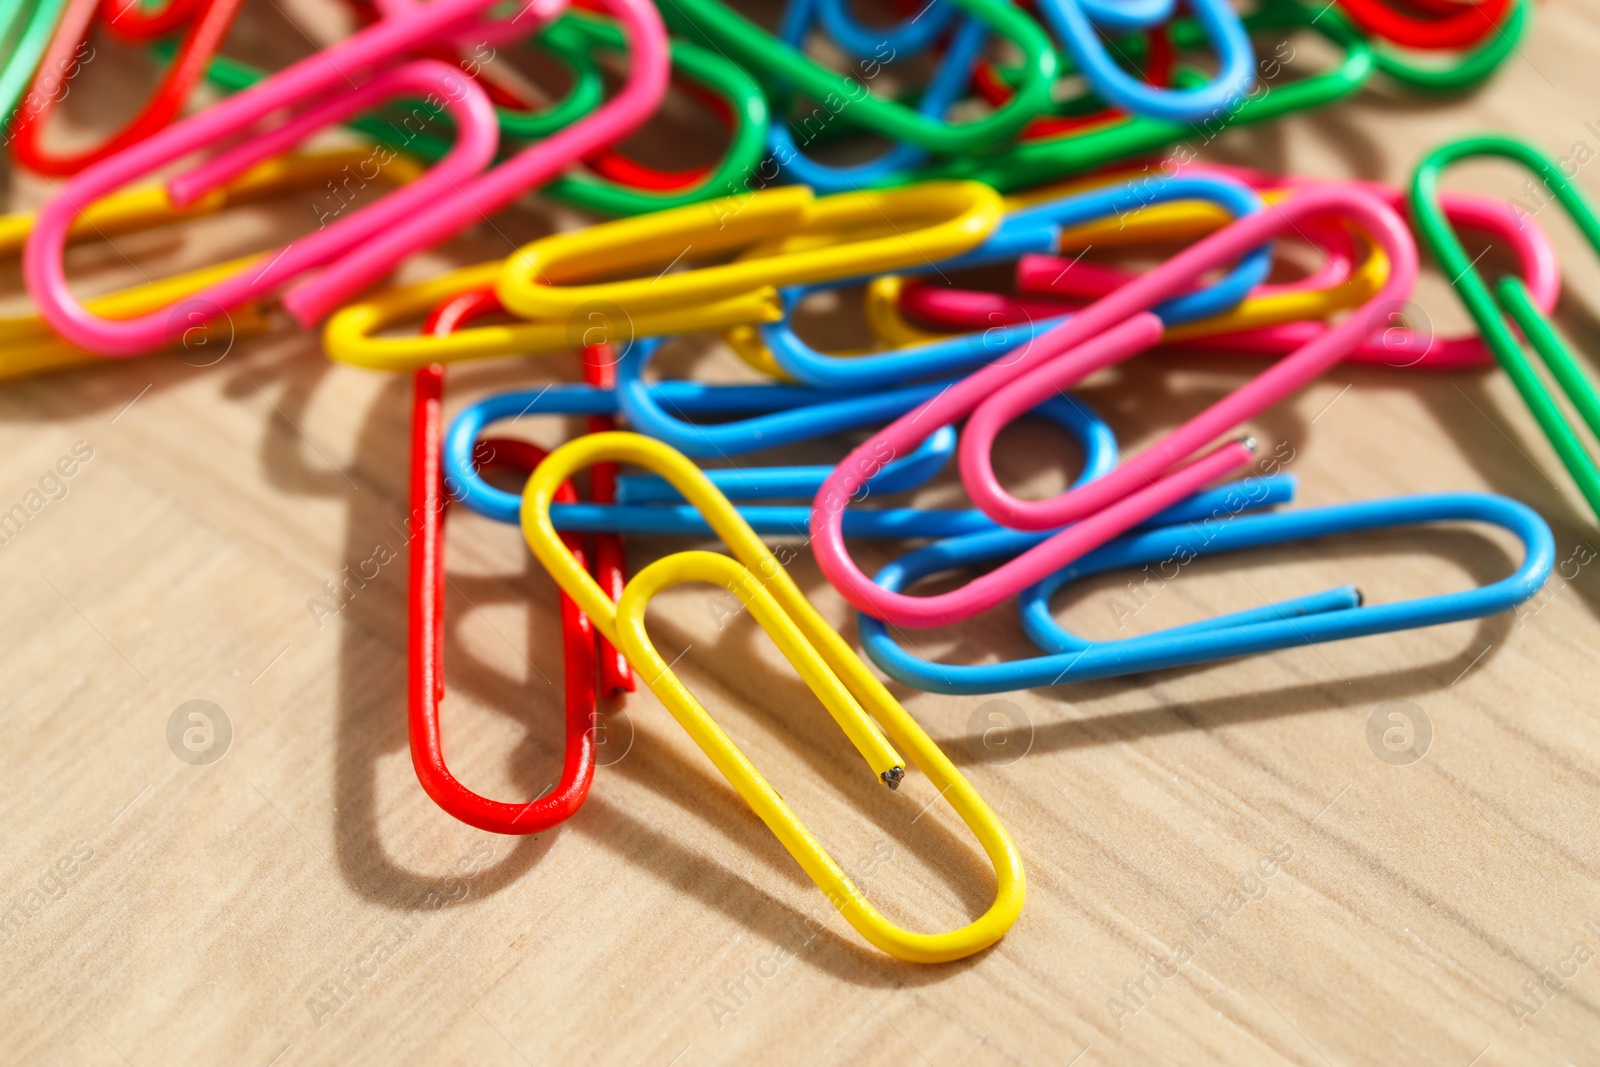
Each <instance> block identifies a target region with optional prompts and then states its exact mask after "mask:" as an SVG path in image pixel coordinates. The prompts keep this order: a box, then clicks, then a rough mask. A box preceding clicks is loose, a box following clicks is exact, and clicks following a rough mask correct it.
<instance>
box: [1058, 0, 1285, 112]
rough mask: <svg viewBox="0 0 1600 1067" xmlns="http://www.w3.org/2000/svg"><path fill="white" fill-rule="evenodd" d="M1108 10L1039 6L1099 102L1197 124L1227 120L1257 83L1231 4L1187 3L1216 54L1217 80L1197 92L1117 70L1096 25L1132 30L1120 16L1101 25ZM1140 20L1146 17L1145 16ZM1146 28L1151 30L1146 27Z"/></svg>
mask: <svg viewBox="0 0 1600 1067" xmlns="http://www.w3.org/2000/svg"><path fill="white" fill-rule="evenodd" d="M1110 6H1111V5H1110V4H1105V5H1101V4H1095V5H1093V6H1092V8H1091V5H1090V4H1088V3H1085V2H1083V0H1039V12H1040V14H1041V15H1043V16H1044V20H1045V22H1047V23H1049V25H1050V29H1051V31H1052V32H1053V33H1054V34H1055V37H1056V40H1058V41H1059V42H1060V43H1061V44H1062V45H1063V46H1064V47H1065V48H1066V50H1067V51H1068V52H1070V53H1071V54H1072V59H1073V62H1075V63H1076V64H1077V65H1078V69H1079V71H1081V72H1082V73H1083V76H1084V78H1085V80H1087V81H1088V83H1089V86H1090V88H1092V89H1093V90H1094V91H1095V93H1096V94H1098V95H1099V96H1100V97H1101V99H1103V100H1105V101H1106V102H1107V103H1110V104H1116V105H1117V106H1119V107H1123V108H1126V109H1127V110H1129V111H1132V112H1134V113H1135V114H1139V115H1147V116H1149V117H1150V118H1155V119H1166V120H1167V121H1169V122H1182V123H1194V122H1202V121H1204V120H1205V119H1207V118H1212V117H1217V116H1227V115H1231V114H1233V112H1234V111H1235V110H1237V108H1238V105H1239V101H1240V100H1242V99H1243V98H1244V94H1245V93H1246V92H1248V91H1249V90H1250V87H1251V86H1252V85H1253V84H1254V83H1255V74H1256V53H1255V47H1254V46H1253V45H1252V44H1251V43H1250V35H1249V34H1247V33H1246V32H1245V29H1244V23H1243V22H1241V21H1240V19H1239V16H1238V14H1237V13H1236V12H1235V11H1234V10H1233V8H1232V7H1231V6H1230V5H1229V4H1228V2H1227V0H1189V9H1190V11H1191V12H1192V13H1193V14H1194V17H1195V21H1197V22H1199V23H1200V27H1201V29H1203V30H1204V31H1205V34H1206V37H1207V38H1209V39H1210V41H1211V43H1212V45H1213V47H1215V49H1216V51H1217V60H1218V63H1217V66H1218V70H1217V76H1216V77H1215V78H1213V79H1212V80H1211V81H1209V82H1207V83H1206V84H1205V85H1203V86H1199V87H1198V88H1194V89H1161V88H1157V87H1155V86H1152V85H1146V84H1145V83H1144V82H1142V81H1140V80H1139V79H1137V78H1135V77H1133V76H1132V75H1130V74H1128V73H1127V72H1126V71H1124V70H1123V69H1122V68H1121V67H1119V66H1117V64H1116V62H1115V61H1114V60H1113V59H1112V58H1111V56H1110V55H1109V54H1107V52H1106V49H1105V45H1104V44H1103V43H1102V42H1101V39H1100V34H1099V31H1098V30H1097V29H1096V23H1097V22H1098V23H1100V25H1103V26H1104V27H1105V28H1106V29H1108V30H1119V29H1131V28H1135V27H1137V26H1138V25H1140V24H1138V23H1134V24H1133V25H1129V24H1128V23H1127V21H1126V20H1125V19H1124V18H1123V17H1122V16H1120V15H1113V16H1112V21H1111V22H1105V21H1103V19H1104V16H1105V8H1106V7H1110ZM1141 14H1142V12H1141ZM1143 25H1148V23H1145V24H1143Z"/></svg>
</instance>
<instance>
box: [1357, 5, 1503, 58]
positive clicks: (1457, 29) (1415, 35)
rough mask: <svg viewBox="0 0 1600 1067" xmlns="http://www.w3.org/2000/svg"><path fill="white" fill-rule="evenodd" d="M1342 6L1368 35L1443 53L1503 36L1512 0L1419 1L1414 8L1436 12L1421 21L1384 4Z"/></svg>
mask: <svg viewBox="0 0 1600 1067" xmlns="http://www.w3.org/2000/svg"><path fill="white" fill-rule="evenodd" d="M1339 6H1340V7H1341V8H1343V9H1344V12H1345V14H1347V15H1349V16H1350V20H1351V21H1352V22H1354V23H1355V24H1356V25H1357V26H1359V27H1361V29H1362V30H1363V31H1365V32H1366V33H1369V34H1374V35H1376V36H1378V37H1383V38H1385V39H1387V40H1389V41H1392V42H1394V43H1395V44H1397V45H1400V46H1401V47H1402V48H1415V49H1418V50H1420V51H1432V52H1439V51H1459V50H1464V49H1468V48H1471V47H1472V46H1473V45H1475V44H1477V43H1478V42H1480V41H1482V40H1483V39H1484V38H1485V37H1487V36H1489V35H1490V34H1491V33H1497V32H1499V29H1500V26H1501V24H1502V23H1503V22H1505V16H1506V9H1507V8H1508V7H1510V6H1511V0H1483V2H1482V3H1470V4H1462V3H1455V2H1453V0H1436V2H1433V3H1428V2H1426V0H1417V2H1416V3H1415V4H1414V5H1413V6H1415V7H1417V8H1419V9H1422V10H1424V11H1431V12H1433V17H1421V18H1419V17H1417V16H1415V15H1411V14H1408V13H1406V12H1404V11H1401V10H1398V9H1396V8H1393V7H1390V6H1389V5H1388V4H1386V3H1384V0H1339Z"/></svg>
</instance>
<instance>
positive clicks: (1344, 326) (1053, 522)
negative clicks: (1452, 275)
mask: <svg viewBox="0 0 1600 1067" xmlns="http://www.w3.org/2000/svg"><path fill="white" fill-rule="evenodd" d="M1330 215H1336V216H1339V217H1342V218H1343V219H1345V220H1347V221H1348V222H1349V223H1352V224H1353V225H1355V226H1356V227H1358V228H1359V229H1360V230H1361V231H1362V232H1363V233H1365V234H1366V235H1367V237H1368V238H1370V239H1371V240H1373V241H1375V242H1376V243H1377V244H1378V245H1379V246H1380V247H1381V248H1382V249H1383V251H1384V252H1385V253H1386V254H1387V255H1388V256H1389V261H1390V274H1389V279H1388V281H1387V282H1386V283H1385V284H1384V286H1383V287H1382V288H1381V289H1380V290H1379V291H1378V292H1377V293H1376V294H1375V295H1374V296H1373V297H1372V298H1371V299H1370V300H1368V301H1367V302H1366V303H1365V304H1363V305H1362V306H1361V307H1359V308H1357V309H1355V310H1354V311H1353V312H1352V313H1351V314H1350V315H1348V316H1346V317H1345V318H1344V319H1343V320H1341V321H1340V322H1338V323H1337V324H1335V325H1333V326H1329V327H1326V328H1324V329H1323V330H1321V331H1319V332H1318V333H1317V334H1316V335H1315V336H1313V337H1311V338H1310V339H1309V340H1307V341H1306V343H1305V344H1303V345H1301V346H1300V347H1299V348H1298V349H1297V350H1296V351H1294V352H1293V353H1292V354H1290V355H1288V356H1285V357H1284V358H1282V359H1280V360H1278V361H1276V362H1274V363H1273V364H1272V366H1271V367H1269V368H1268V369H1267V370H1266V371H1264V372H1263V373H1262V374H1260V375H1259V376H1258V377H1256V378H1255V379H1253V380H1252V381H1250V382H1249V383H1248V384H1246V385H1244V386H1243V387H1241V388H1240V389H1238V390H1236V391H1235V392H1233V393H1232V394H1230V395H1229V396H1227V397H1226V398H1224V399H1223V400H1220V401H1218V402H1217V403H1215V404H1213V405H1211V406H1210V407H1209V408H1207V409H1206V410H1205V411H1203V412H1201V413H1200V414H1199V415H1196V416H1194V417H1193V418H1191V419H1190V420H1189V421H1188V422H1186V423H1184V424H1183V425H1182V426H1180V427H1179V428H1178V429H1177V430H1175V431H1173V432H1172V433H1171V434H1169V435H1167V436H1166V437H1165V438H1163V439H1162V440H1160V441H1158V442H1157V443H1156V444H1154V445H1151V446H1150V447H1149V448H1146V449H1145V450H1144V451H1142V452H1140V453H1139V454H1138V455H1137V456H1134V457H1133V458H1132V459H1130V460H1128V461H1127V462H1125V463H1123V464H1121V465H1120V466H1118V467H1117V468H1115V469H1114V470H1112V471H1110V472H1109V473H1107V474H1106V475H1104V476H1103V477H1101V478H1097V479H1095V480H1094V481H1091V482H1089V483H1087V484H1085V485H1082V486H1080V487H1078V488H1076V489H1073V490H1070V491H1068V492H1066V493H1063V494H1061V495H1060V496H1057V497H1055V498H1054V499H1051V500H1046V501H1037V502H1033V501H1021V500H1017V499H1016V498H1014V497H1011V496H1010V494H1008V493H1006V491H1005V490H1004V489H1002V488H1001V487H1000V485H999V484H998V482H997V481H996V479H995V478H994V473H993V470H992V469H991V468H990V466H989V462H988V456H989V451H990V447H991V445H992V443H993V440H994V436H995V434H996V433H998V431H999V429H1000V427H1001V426H1002V425H1003V424H1004V423H1005V422H1007V421H1009V419H1010V418H1011V417H1013V416H1014V415H1015V414H1017V413H1019V412H1022V411H1026V410H1027V409H1028V408H1029V407H1031V406H1032V405H1033V404H1035V403H1037V402H1038V397H1039V396H1041V395H1044V394H1049V393H1054V392H1055V391H1056V390H1057V389H1065V388H1067V387H1069V386H1071V385H1073V384H1075V383H1076V382H1078V381H1080V380H1081V379H1082V378H1083V377H1084V376H1086V375H1088V374H1090V373H1092V372H1093V371H1095V370H1097V369H1099V368H1101V367H1106V366H1110V365H1112V364H1114V363H1116V362H1118V361H1119V360H1122V359H1125V358H1127V357H1128V356H1130V355H1132V354H1134V353H1136V352H1139V351H1142V350H1144V349H1146V348H1148V347H1150V346H1151V345H1153V344H1155V343H1156V342H1158V341H1159V340H1160V339H1161V335H1162V333H1163V330H1164V328H1165V327H1164V325H1163V323H1162V321H1161V319H1160V318H1158V317H1157V316H1156V315H1155V314H1153V313H1152V312H1151V311H1149V310H1148V309H1149V308H1151V307H1152V306H1154V305H1155V304H1157V303H1158V302H1160V301H1161V300H1163V299H1165V298H1167V297H1170V296H1173V295H1175V294H1178V293H1181V292H1184V291H1185V289H1186V288H1187V287H1189V286H1192V285H1194V284H1195V283H1197V282H1198V281H1200V279H1201V278H1202V277H1204V276H1205V274H1206V272H1207V271H1210V270H1212V269H1214V268H1216V267H1219V266H1223V265H1226V264H1228V263H1230V262H1233V261H1234V260H1236V259H1237V258H1238V257H1239V256H1241V255H1242V254H1244V253H1245V252H1247V251H1249V250H1250V249H1252V248H1255V247H1257V246H1259V245H1261V244H1262V243H1263V242H1266V241H1269V240H1271V239H1272V238H1274V237H1276V236H1278V235H1280V234H1282V233H1283V232H1284V231H1285V230H1288V229H1290V228H1292V227H1294V226H1296V225H1302V224H1304V225H1310V223H1311V220H1313V219H1316V218H1318V217H1319V216H1320V217H1324V218H1325V217H1327V216H1330ZM1416 276H1417V250H1416V246H1415V245H1414V244H1413V243H1412V240H1411V235H1410V234H1409V233H1408V232H1407V230H1406V227H1405V224H1404V223H1403V222H1401V221H1400V218H1399V216H1398V215H1396V214H1395V213H1394V211H1393V210H1392V209H1390V208H1389V207H1388V206H1386V205H1385V204H1384V203H1383V202H1382V201H1381V200H1379V199H1378V198H1376V197H1374V196H1373V195H1372V194H1371V193H1369V192H1364V191H1361V190H1359V189H1354V188H1350V187H1344V186H1310V187H1307V188H1305V189H1300V190H1297V191H1296V192H1295V193H1294V195H1292V196H1291V197H1289V198H1287V199H1286V200H1284V201H1282V202H1281V203H1278V204H1274V205H1271V206H1269V207H1267V208H1264V209H1263V210H1260V211H1257V212H1255V213H1253V214H1250V215H1247V216H1244V217H1243V218H1240V219H1239V220H1237V221H1236V222H1233V223H1232V224H1230V225H1228V226H1227V227H1225V228H1224V229H1222V230H1219V231H1217V232H1216V233H1213V234H1211V235H1210V236H1208V237H1206V238H1204V239H1202V240H1201V241H1199V242H1197V243H1196V244H1195V245H1193V246H1192V247H1190V248H1188V249H1186V250H1184V251H1183V252H1180V253H1179V254H1178V255H1176V256H1174V257H1173V258H1172V259H1169V260H1168V261H1167V262H1166V263H1164V264H1162V265H1161V266H1159V267H1157V268H1156V269H1155V270H1153V271H1150V272H1149V273H1147V274H1144V275H1141V276H1140V277H1137V278H1135V279H1133V280H1131V281H1129V282H1128V283H1127V284H1126V285H1124V286H1122V287H1121V288H1119V289H1117V290H1116V291H1115V292H1112V293H1109V294H1107V295H1106V296H1104V297H1102V298H1101V299H1099V300H1097V301H1095V302H1094V303H1093V304H1091V305H1089V306H1088V307H1087V308H1085V309H1084V310H1083V311H1081V312H1079V313H1078V314H1077V315H1076V316H1074V317H1073V318H1072V319H1070V320H1068V321H1067V322H1064V323H1062V324H1061V325H1059V326H1057V327H1055V328H1054V329H1052V330H1050V331H1049V332H1047V333H1044V334H1041V335H1040V336H1039V337H1037V338H1036V339H1034V340H1033V341H1032V343H1031V344H1029V345H1027V346H1025V347H1024V348H1023V349H1022V350H1019V351H1016V352H1011V353H1008V354H1007V356H1006V357H1005V358H1004V359H1003V360H998V361H996V362H995V363H992V364H990V365H989V366H987V367H985V368H984V369H983V370H980V371H978V372H976V373H974V374H972V375H970V376H969V377H967V378H965V379H963V380H962V381H961V382H959V383H958V384H956V385H954V386H952V387H951V388H949V389H947V390H945V391H944V392H942V393H940V394H939V395H938V396H936V397H934V398H933V399H932V400H929V401H927V402H926V403H924V404H922V405H921V406H920V407H918V408H917V409H915V410H914V411H910V412H908V413H906V414H905V415H902V416H901V417H900V418H898V419H896V420H895V421H894V422H892V423H890V424H889V425H888V426H887V427H885V428H884V429H882V430H880V431H879V432H878V433H876V434H874V435H873V436H872V437H870V438H868V439H867V441H866V442H864V443H863V444H861V445H860V446H859V447H857V448H856V449H855V450H854V451H852V452H851V453H850V455H849V456H848V457H846V459H845V460H844V462H843V463H841V464H839V466H838V467H836V468H835V469H834V471H833V473H832V474H831V475H830V476H829V477H828V480H827V481H826V482H824V483H823V485H822V488H821V489H820V490H819V491H818V493H817V497H816V500H815V503H814V506H813V509H812V513H811V536H812V544H813V547H814V550H815V552H816V556H817V563H818V564H819V565H820V567H821V569H822V573H823V574H824V575H825V576H826V577H827V578H828V580H829V581H830V582H832V583H833V585H834V586H835V588H837V589H838V590H839V592H840V593H841V594H843V596H844V597H845V599H846V600H848V601H850V603H851V604H853V605H855V606H856V607H857V608H859V609H860V610H862V611H864V612H866V613H867V614H868V615H871V616H874V617H876V618H879V619H882V620H884V621H885V622H889V623H893V624H896V625H901V626H912V627H928V626H943V625H947V624H949V623H953V622H959V621H961V620H963V619H966V618H970V617H971V616H973V615H976V614H977V613H978V612H981V611H985V610H987V609H989V608H991V607H994V606H995V605H997V604H999V603H1001V602H1003V601H1004V600H1006V599H1007V598H1008V597H1011V596H1013V595H1015V594H1016V593H1018V592H1019V591H1021V590H1022V589H1024V588H1026V587H1027V586H1029V585H1032V584H1033V583H1034V582H1037V581H1039V580H1041V579H1042V578H1044V577H1046V576H1048V575H1050V574H1052V573H1054V572H1056V571H1058V570H1060V569H1061V568H1062V567H1064V566H1066V565H1067V564H1068V563H1071V562H1072V561H1073V560H1075V559H1077V558H1078V557H1079V556H1082V555H1083V554H1084V553H1086V552H1088V551H1090V550H1091V549H1093V548H1095V547H1097V546H1098V545H1101V544H1103V543H1105V542H1106V541H1108V540H1110V539H1111V538H1112V537H1115V536H1116V535H1117V534H1119V533H1122V532H1123V531H1125V530H1127V529H1129V528H1130V527H1132V526H1134V525H1136V524H1138V523H1139V522H1142V521H1143V520H1145V519H1146V518H1149V517H1150V516H1151V515H1153V514H1155V513H1156V512H1158V511H1160V510H1161V509H1162V508H1165V507H1167V506H1169V505H1171V504H1174V503H1176V502H1177V501H1179V500H1181V499H1183V498H1184V497H1186V496H1189V495H1190V494H1192V493H1194V492H1196V491H1197V490H1199V489H1200V488H1201V487H1203V486H1205V485H1206V484H1207V483H1209V482H1211V481H1213V480H1215V479H1217V478H1219V477H1222V476H1223V475H1225V474H1228V473H1230V472H1232V471H1235V470H1238V469H1239V468H1241V467H1243V466H1245V465H1246V464H1248V463H1249V462H1250V461H1251V458H1252V456H1253V455H1254V443H1253V442H1251V441H1233V442H1230V443H1228V444H1224V445H1220V446H1218V447H1216V448H1213V449H1211V450H1210V451H1208V452H1205V453H1204V454H1199V455H1197V453H1199V452H1200V450H1201V449H1203V448H1205V447H1206V446H1207V445H1209V444H1211V442H1213V441H1215V440H1216V439H1217V438H1218V437H1219V436H1221V435H1222V434H1224V433H1227V432H1229V431H1230V430H1232V429H1234V428H1235V427H1237V426H1239V425H1240V424H1241V423H1242V422H1244V421H1245V420H1246V419H1249V418H1251V417H1252V416H1254V415H1256V414H1258V413H1259V412H1261V411H1263V410H1265V409H1266V408H1268V407H1270V406H1271V405H1273V404H1275V403H1277V402H1278V401H1280V400H1282V399H1283V398H1284V397H1286V396H1288V395H1289V394H1291V393H1293V392H1295V391H1296V390H1298V389H1300V388H1301V387H1303V386H1304V385H1306V384H1307V383H1308V382H1310V381H1311V380H1313V379H1314V378H1316V377H1317V376H1318V375H1320V374H1322V373H1323V372H1325V371H1326V370H1328V369H1329V368H1330V367H1332V366H1333V365H1334V364H1336V363H1338V362H1340V361H1341V360H1343V359H1344V358H1345V357H1347V356H1348V355H1349V354H1350V353H1351V352H1352V351H1354V350H1355V348H1356V347H1357V345H1359V344H1360V342H1361V340H1362V338H1364V337H1365V336H1366V335H1367V334H1368V333H1369V332H1370V331H1371V330H1372V329H1373V328H1374V324H1373V323H1372V322H1371V321H1369V320H1370V317H1371V314H1372V312H1373V311H1375V310H1377V309H1381V308H1383V307H1386V306H1391V305H1392V304H1393V303H1394V302H1396V301H1403V300H1404V299H1405V298H1406V297H1408V296H1409V295H1410V293H1411V288H1412V286H1413V285H1414V284H1415V282H1416ZM969 414H970V416H971V417H970V418H969V419H968V422H967V425H966V428H965V430H964V432H963V435H962V441H961V446H960V460H961V476H962V481H963V483H964V484H965V485H966V486H967V489H968V492H969V493H970V494H971V495H972V497H973V499H974V501H975V502H976V503H977V504H978V506H979V507H981V508H982V509H983V510H984V511H985V512H986V513H987V514H989V515H990V517H992V518H994V519H995V520H996V521H998V522H1001V523H1003V524H1005V525H1009V526H1017V527H1021V528H1024V529H1033V530H1044V529H1051V528H1053V527H1057V526H1062V525H1064V524H1066V523H1072V525H1071V526H1068V527H1067V528H1066V529H1063V530H1061V531H1060V532H1058V533H1056V534H1055V535H1054V536H1052V537H1050V538H1049V539H1047V540H1045V541H1043V542H1041V543H1040V544H1038V545H1036V546H1035V547H1034V548H1032V549H1030V550H1028V551H1027V552H1025V553H1023V554H1022V555H1020V556H1018V557H1016V558H1015V559H1012V560H1010V561H1008V562H1007V563H1005V564H1003V565H1001V566H1000V567H998V568H996V569H995V570H993V571H990V572H988V573H986V574H984V575H981V576H979V577H977V578H975V579H973V580H972V581H970V582H968V583H967V584H966V585H964V586H962V587H961V588H959V589H955V590H952V591H950V592H946V593H940V594H937V595H933V596H910V595H907V594H904V593H892V592H889V591H888V590H886V589H884V588H882V587H880V586H878V585H876V584H874V583H873V581H872V579H871V578H869V577H868V576H867V575H866V574H864V573H863V572H862V571H861V569H860V568H859V567H857V566H856V564H855V561H854V560H853V559H851V558H850V555H849V553H848V552H847V551H846V549H845V544H844V532H843V521H844V509H845V507H847V506H848V504H849V501H850V498H851V496H852V495H854V494H855V493H856V492H857V491H859V489H860V487H861V485H862V484H863V482H864V481H865V480H866V479H867V478H870V477H871V476H872V475H873V474H875V473H876V472H877V471H878V469H880V468H881V467H882V466H883V465H884V464H885V463H887V462H889V461H891V460H892V459H893V458H894V457H895V456H899V455H906V454H908V453H909V452H910V451H911V450H912V449H913V448H915V447H916V446H917V445H918V444H919V443H920V442H921V441H922V440H923V439H924V438H926V437H927V435H928V434H930V433H933V432H934V431H935V430H937V429H939V428H940V427H942V426H948V425H950V424H951V423H953V422H955V421H956V420H957V419H960V418H962V417H963V416H967V415H969Z"/></svg>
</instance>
